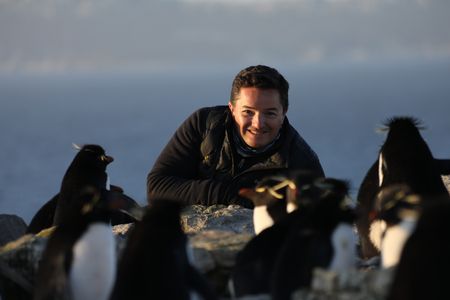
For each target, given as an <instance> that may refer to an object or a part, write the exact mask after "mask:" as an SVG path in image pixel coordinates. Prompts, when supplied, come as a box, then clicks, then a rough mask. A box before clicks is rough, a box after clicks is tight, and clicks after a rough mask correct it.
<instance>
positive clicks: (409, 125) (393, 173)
mask: <svg viewBox="0 0 450 300" xmlns="http://www.w3.org/2000/svg"><path fill="white" fill-rule="evenodd" d="M384 126H385V127H384V128H382V129H381V131H387V132H388V133H387V137H386V140H385V142H384V143H383V145H382V147H381V149H380V151H379V169H378V174H379V186H386V185H388V184H393V183H409V184H412V186H411V187H413V188H415V185H416V184H417V182H416V181H417V180H418V179H417V175H416V173H420V174H422V175H424V174H427V171H426V170H427V169H428V167H429V166H431V165H432V164H433V155H432V153H431V151H430V149H429V147H428V145H427V143H426V142H425V140H424V139H423V137H422V136H421V134H420V130H422V129H424V128H425V127H423V125H422V122H421V121H420V120H418V119H416V118H413V117H393V118H391V119H388V120H387V121H386V122H385V123H384ZM419 176H420V175H419ZM424 176H426V175H424Z"/></svg>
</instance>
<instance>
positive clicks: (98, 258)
mask: <svg viewBox="0 0 450 300" xmlns="http://www.w3.org/2000/svg"><path fill="white" fill-rule="evenodd" d="M115 249H116V245H115V240H114V236H113V233H112V231H111V226H110V225H107V224H105V223H94V224H91V225H90V226H89V227H88V229H87V231H86V232H85V233H84V234H83V235H82V236H81V238H80V239H79V240H78V241H77V242H76V244H75V245H74V248H73V259H72V266H71V271H70V274H69V280H70V287H71V292H72V296H73V299H75V300H78V299H81V300H89V299H96V300H101V299H105V300H106V299H108V297H109V295H110V292H111V289H112V287H113V285H114V280H115V274H116V251H115Z"/></svg>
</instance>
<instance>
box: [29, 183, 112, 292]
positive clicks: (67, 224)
mask: <svg viewBox="0 0 450 300" xmlns="http://www.w3.org/2000/svg"><path fill="white" fill-rule="evenodd" d="M79 197H80V199H78V201H79V203H80V204H81V205H82V208H81V209H79V210H78V211H77V212H74V213H73V214H71V215H69V216H67V218H66V219H64V220H62V222H61V224H59V225H58V227H57V228H56V229H55V231H54V232H53V233H52V235H51V236H50V238H49V239H48V241H47V245H46V248H45V250H44V252H43V254H42V259H41V261H40V262H39V267H38V271H37V275H36V282H35V286H34V298H33V299H35V300H44V299H60V298H64V297H69V296H70V295H69V289H68V285H69V279H68V275H69V272H70V268H71V266H72V259H73V247H74V244H75V243H76V242H77V241H78V240H79V238H80V237H81V236H82V235H83V233H85V232H86V230H87V228H88V227H89V226H90V224H92V223H94V222H103V223H109V222H110V215H109V210H108V208H107V207H108V204H109V203H108V201H109V199H108V196H107V194H105V193H103V194H101V192H100V191H98V190H95V189H84V190H83V191H82V193H81V195H80V196H79ZM97 197H98V198H97ZM94 199H96V200H94Z"/></svg>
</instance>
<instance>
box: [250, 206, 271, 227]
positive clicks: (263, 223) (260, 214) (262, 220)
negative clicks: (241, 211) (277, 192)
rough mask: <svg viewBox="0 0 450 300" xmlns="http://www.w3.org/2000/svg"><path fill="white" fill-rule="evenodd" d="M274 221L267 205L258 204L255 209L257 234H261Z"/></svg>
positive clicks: (254, 219)
mask: <svg viewBox="0 0 450 300" xmlns="http://www.w3.org/2000/svg"><path fill="white" fill-rule="evenodd" d="M273 224H274V221H273V219H272V217H271V216H270V215H269V212H268V211H267V206H266V205H260V206H256V207H255V208H254V209H253V226H254V228H255V234H259V233H260V232H261V231H263V230H264V229H266V228H268V227H270V226H272V225H273Z"/></svg>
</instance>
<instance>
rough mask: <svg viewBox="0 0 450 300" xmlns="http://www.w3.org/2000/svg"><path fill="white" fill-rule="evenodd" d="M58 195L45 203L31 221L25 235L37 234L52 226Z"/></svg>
mask: <svg viewBox="0 0 450 300" xmlns="http://www.w3.org/2000/svg"><path fill="white" fill-rule="evenodd" d="M58 198H59V193H58V194H56V195H55V196H53V198H51V199H50V200H49V201H47V203H45V204H44V205H43V206H42V207H41V208H40V209H39V210H38V211H37V213H36V214H35V215H34V217H33V218H32V219H31V222H30V224H29V225H28V227H27V230H26V233H32V234H37V233H39V232H41V231H42V230H44V229H46V228H50V227H52V226H53V217H54V216H55V211H56V205H57V203H58Z"/></svg>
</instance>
